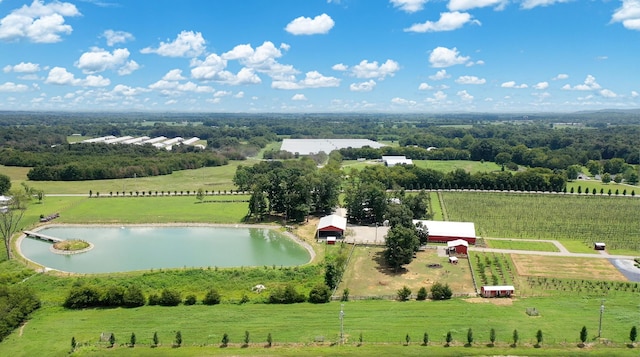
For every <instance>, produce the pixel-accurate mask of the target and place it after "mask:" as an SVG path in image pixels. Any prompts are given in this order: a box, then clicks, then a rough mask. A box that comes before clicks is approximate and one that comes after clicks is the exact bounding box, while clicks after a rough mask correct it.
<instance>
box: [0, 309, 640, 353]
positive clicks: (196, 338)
mask: <svg viewBox="0 0 640 357" xmlns="http://www.w3.org/2000/svg"><path fill="white" fill-rule="evenodd" d="M493 301H497V300H492V301H487V303H478V299H475V298H474V299H453V300H450V301H424V302H418V301H410V302H404V303H402V302H389V301H351V302H347V303H344V308H343V309H344V313H345V318H344V333H345V341H346V346H344V347H346V348H347V350H346V351H343V350H342V348H343V347H340V346H334V347H332V348H331V349H328V347H327V346H329V345H330V344H331V343H333V342H336V341H337V340H338V337H339V332H340V322H339V319H338V313H339V311H340V305H339V304H338V303H330V304H320V305H313V304H307V303H303V304H293V305H264V304H258V305H256V304H245V305H230V304H224V305H216V306H204V305H194V306H177V307H158V306H150V307H149V306H145V307H140V308H134V309H122V308H117V309H86V310H64V309H62V308H59V307H45V308H42V309H40V310H38V311H37V312H36V313H34V315H33V318H32V319H31V320H29V321H28V322H27V324H26V325H25V326H24V327H23V328H22V329H21V333H20V332H19V331H15V332H14V333H13V334H12V335H10V336H9V337H8V338H7V339H6V340H5V341H4V342H3V343H2V344H0V354H2V355H4V356H34V355H38V356H60V355H65V354H66V353H67V352H68V351H69V348H70V347H69V346H70V345H69V341H70V340H71V337H75V339H76V341H78V343H80V344H81V345H82V344H87V346H86V347H81V349H80V351H79V352H78V354H81V355H116V356H117V355H140V354H141V353H148V354H149V355H151V354H154V355H158V354H162V355H164V354H171V355H174V354H178V355H180V354H182V355H194V354H195V355H210V354H220V353H221V354H229V355H252V354H258V355H261V354H263V353H264V352H263V351H265V350H268V352H270V353H267V355H274V354H280V352H284V353H282V354H284V355H289V354H288V353H287V352H286V351H288V352H289V353H292V354H291V355H300V354H306V355H325V354H326V355H345V356H349V355H366V354H367V353H369V354H371V353H373V354H374V355H387V353H386V351H387V348H390V350H389V351H394V352H396V353H397V354H401V355H407V354H408V355H424V354H425V353H430V354H433V355H438V356H440V355H449V353H451V354H450V355H475V354H478V355H487V354H489V355H496V354H509V355H528V356H531V355H543V356H546V355H558V350H556V349H557V348H561V349H562V351H563V352H560V355H573V354H574V353H576V355H581V352H580V351H583V350H581V349H579V348H577V347H576V345H577V343H578V341H579V338H578V337H579V331H580V328H581V327H582V326H583V325H584V326H586V327H587V328H588V331H589V338H588V342H590V347H587V348H586V350H588V353H589V355H592V354H593V353H597V351H600V350H601V349H602V348H605V347H603V345H602V344H600V343H597V342H593V341H594V340H593V339H594V337H595V335H596V334H597V327H598V311H599V305H600V299H598V298H562V299H543V298H528V299H512V304H508V305H505V304H494V303H492V302H493ZM606 303H607V310H606V312H605V314H604V316H603V337H604V338H605V339H607V340H609V341H610V342H609V347H606V348H605V350H606V351H608V353H609V355H623V356H625V355H627V356H633V355H637V351H635V350H632V351H631V352H634V353H635V354H633V353H628V351H629V350H630V349H628V348H627V347H625V345H624V342H625V340H627V338H628V332H629V329H630V327H631V326H632V325H633V324H634V323H636V324H637V321H638V311H637V300H635V299H633V298H632V297H631V296H629V297H612V298H610V299H607V302H606ZM531 307H535V308H536V309H537V310H538V311H539V312H540V316H536V317H531V316H528V315H527V314H526V313H525V311H526V309H527V308H531ZM454 312H455V314H456V315H457V316H458V318H451V314H452V313H454ZM469 328H472V329H473V333H474V341H475V342H474V344H473V346H472V347H466V348H465V347H462V345H463V344H464V343H466V332H467V329H469ZM491 328H495V330H496V337H497V340H496V346H497V347H496V348H490V347H486V346H485V345H486V344H487V343H488V342H489V330H490V329H491ZM514 329H517V330H518V333H519V336H520V342H519V344H518V347H515V348H510V347H508V345H509V344H510V343H511V336H512V331H513V330H514ZM538 329H541V330H542V331H543V332H544V342H543V347H542V348H540V349H535V348H533V344H534V343H535V334H536V331H537V330H538ZM176 331H181V333H182V337H183V346H184V347H182V348H178V349H176V348H173V349H172V348H170V345H171V343H172V342H173V340H174V336H175V332H176ZM245 331H248V332H249V333H250V345H249V346H248V347H247V348H241V345H242V341H243V339H244V336H245ZM448 331H451V332H452V337H453V343H452V346H455V347H450V348H444V347H443V345H444V343H445V335H446V333H447V332H448ZM102 332H112V333H114V335H115V336H116V344H117V345H118V347H116V348H114V349H108V348H106V343H102V344H99V343H97V341H98V339H99V336H100V334H101V333H102ZM132 332H134V333H135V334H136V336H137V340H138V344H137V345H136V347H135V348H133V349H131V348H125V347H123V346H122V344H124V343H127V342H128V340H129V336H130V335H131V333H132ZM154 332H157V333H158V337H159V340H160V344H161V346H160V347H159V348H157V349H152V348H150V344H151V337H152V336H153V333H154ZM424 332H428V334H429V340H430V346H428V347H424V346H419V345H420V343H421V341H422V335H423V333H424ZM224 333H227V334H228V335H229V338H230V346H229V347H227V348H226V349H221V348H219V345H220V341H221V338H222V335H223V334H224ZM269 333H271V334H272V337H273V341H274V344H275V345H276V348H274V349H272V350H269V349H265V348H264V345H265V341H266V337H267V334H269ZM361 333H362V337H363V343H364V346H363V347H362V348H363V350H364V351H362V352H365V353H362V352H359V350H358V349H357V348H356V347H355V346H356V345H357V343H358V339H359V336H360V334H361ZM407 334H409V335H410V337H411V345H410V346H406V347H403V348H404V349H402V350H400V349H397V347H393V346H400V347H402V344H403V343H404V342H405V336H406V335H407ZM320 336H321V337H322V338H323V339H324V342H314V341H315V340H317V339H318V338H319V337H320ZM283 344H287V345H288V347H287V349H285V351H281V350H280V349H281V348H283V347H279V346H282V345H283ZM370 344H379V345H376V347H377V348H375V351H372V350H371V349H369V348H371V347H366V346H367V345H370ZM317 345H324V346H325V347H323V348H327V349H320V350H318V349H317V347H315V346H317ZM389 345H391V346H389ZM44 346H46V347H44ZM98 346H101V347H98ZM195 346H202V347H195ZM204 346H207V347H204ZM616 346H617V347H618V348H615V347H616ZM183 348H184V351H183ZM289 349H291V350H289ZM547 349H549V350H547ZM450 350H454V351H455V353H452V352H454V351H451V352H450ZM147 351H150V352H147ZM339 351H340V352H339ZM405 351H407V352H408V351H411V352H408V353H405ZM554 353H555V354H554Z"/></svg>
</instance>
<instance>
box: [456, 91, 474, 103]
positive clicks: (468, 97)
mask: <svg viewBox="0 0 640 357" xmlns="http://www.w3.org/2000/svg"><path fill="white" fill-rule="evenodd" d="M456 95H457V96H458V97H459V98H460V99H461V100H463V101H465V102H470V101H472V100H473V96H472V95H471V94H469V93H467V91H466V90H461V91H459V92H458V93H456Z"/></svg>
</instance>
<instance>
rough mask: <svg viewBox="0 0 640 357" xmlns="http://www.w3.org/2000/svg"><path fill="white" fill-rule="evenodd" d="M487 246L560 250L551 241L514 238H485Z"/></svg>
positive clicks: (544, 250) (546, 250)
mask: <svg viewBox="0 0 640 357" xmlns="http://www.w3.org/2000/svg"><path fill="white" fill-rule="evenodd" d="M484 241H485V242H486V243H487V246H488V247H489V248H496V249H513V250H536V251H540V252H559V251H560V250H559V249H558V247H556V246H555V244H553V243H551V242H530V241H524V240H516V239H508V240H504V239H485V240H484ZM589 253H591V251H589Z"/></svg>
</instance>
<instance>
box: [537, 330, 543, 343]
mask: <svg viewBox="0 0 640 357" xmlns="http://www.w3.org/2000/svg"><path fill="white" fill-rule="evenodd" d="M542 339H543V335H542V330H538V332H536V343H537V344H538V346H540V344H541V343H542Z"/></svg>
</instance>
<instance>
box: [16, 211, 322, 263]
mask: <svg viewBox="0 0 640 357" xmlns="http://www.w3.org/2000/svg"><path fill="white" fill-rule="evenodd" d="M54 227H87V228H92V227H109V228H113V227H212V228H258V229H270V230H276V231H278V233H280V234H282V235H284V236H286V237H287V238H289V239H291V240H292V241H293V242H295V243H296V244H298V245H299V246H301V247H302V248H304V249H305V250H306V251H307V252H308V253H309V261H308V262H307V263H305V264H301V265H306V264H309V263H311V262H313V260H314V259H315V257H316V252H315V251H314V249H313V247H312V246H311V245H310V244H309V243H307V242H305V241H304V240H303V239H301V238H299V237H298V236H296V235H295V234H293V233H291V232H289V231H287V230H284V231H283V230H281V229H282V228H283V227H282V226H278V225H270V224H241V223H238V224H234V223H231V224H223V223H147V224H145V223H135V224H121V223H86V224H81V223H50V224H43V225H40V226H38V227H36V228H34V229H32V231H34V232H37V231H40V230H42V229H45V228H54ZM24 238H26V235H25V234H21V235H20V236H19V237H18V239H16V241H15V247H16V249H15V253H17V254H18V255H19V256H20V257H21V258H22V259H24V260H26V261H27V262H28V263H30V264H32V265H35V266H36V267H40V268H41V270H42V271H58V272H62V273H70V274H83V275H84V274H102V273H73V272H66V271H62V270H58V269H54V268H50V267H46V266H43V265H42V264H40V263H37V262H35V261H33V260H31V259H29V258H27V257H26V256H25V255H24V254H23V253H22V251H21V248H20V246H21V243H22V240H23V239H24ZM91 248H93V246H92V247H89V248H87V249H85V250H82V251H77V252H68V253H67V252H65V253H56V252H54V253H56V254H65V255H68V254H75V253H79V252H85V251H88V250H90V249H91ZM51 249H53V245H52V246H51ZM52 252H53V250H52Z"/></svg>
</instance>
